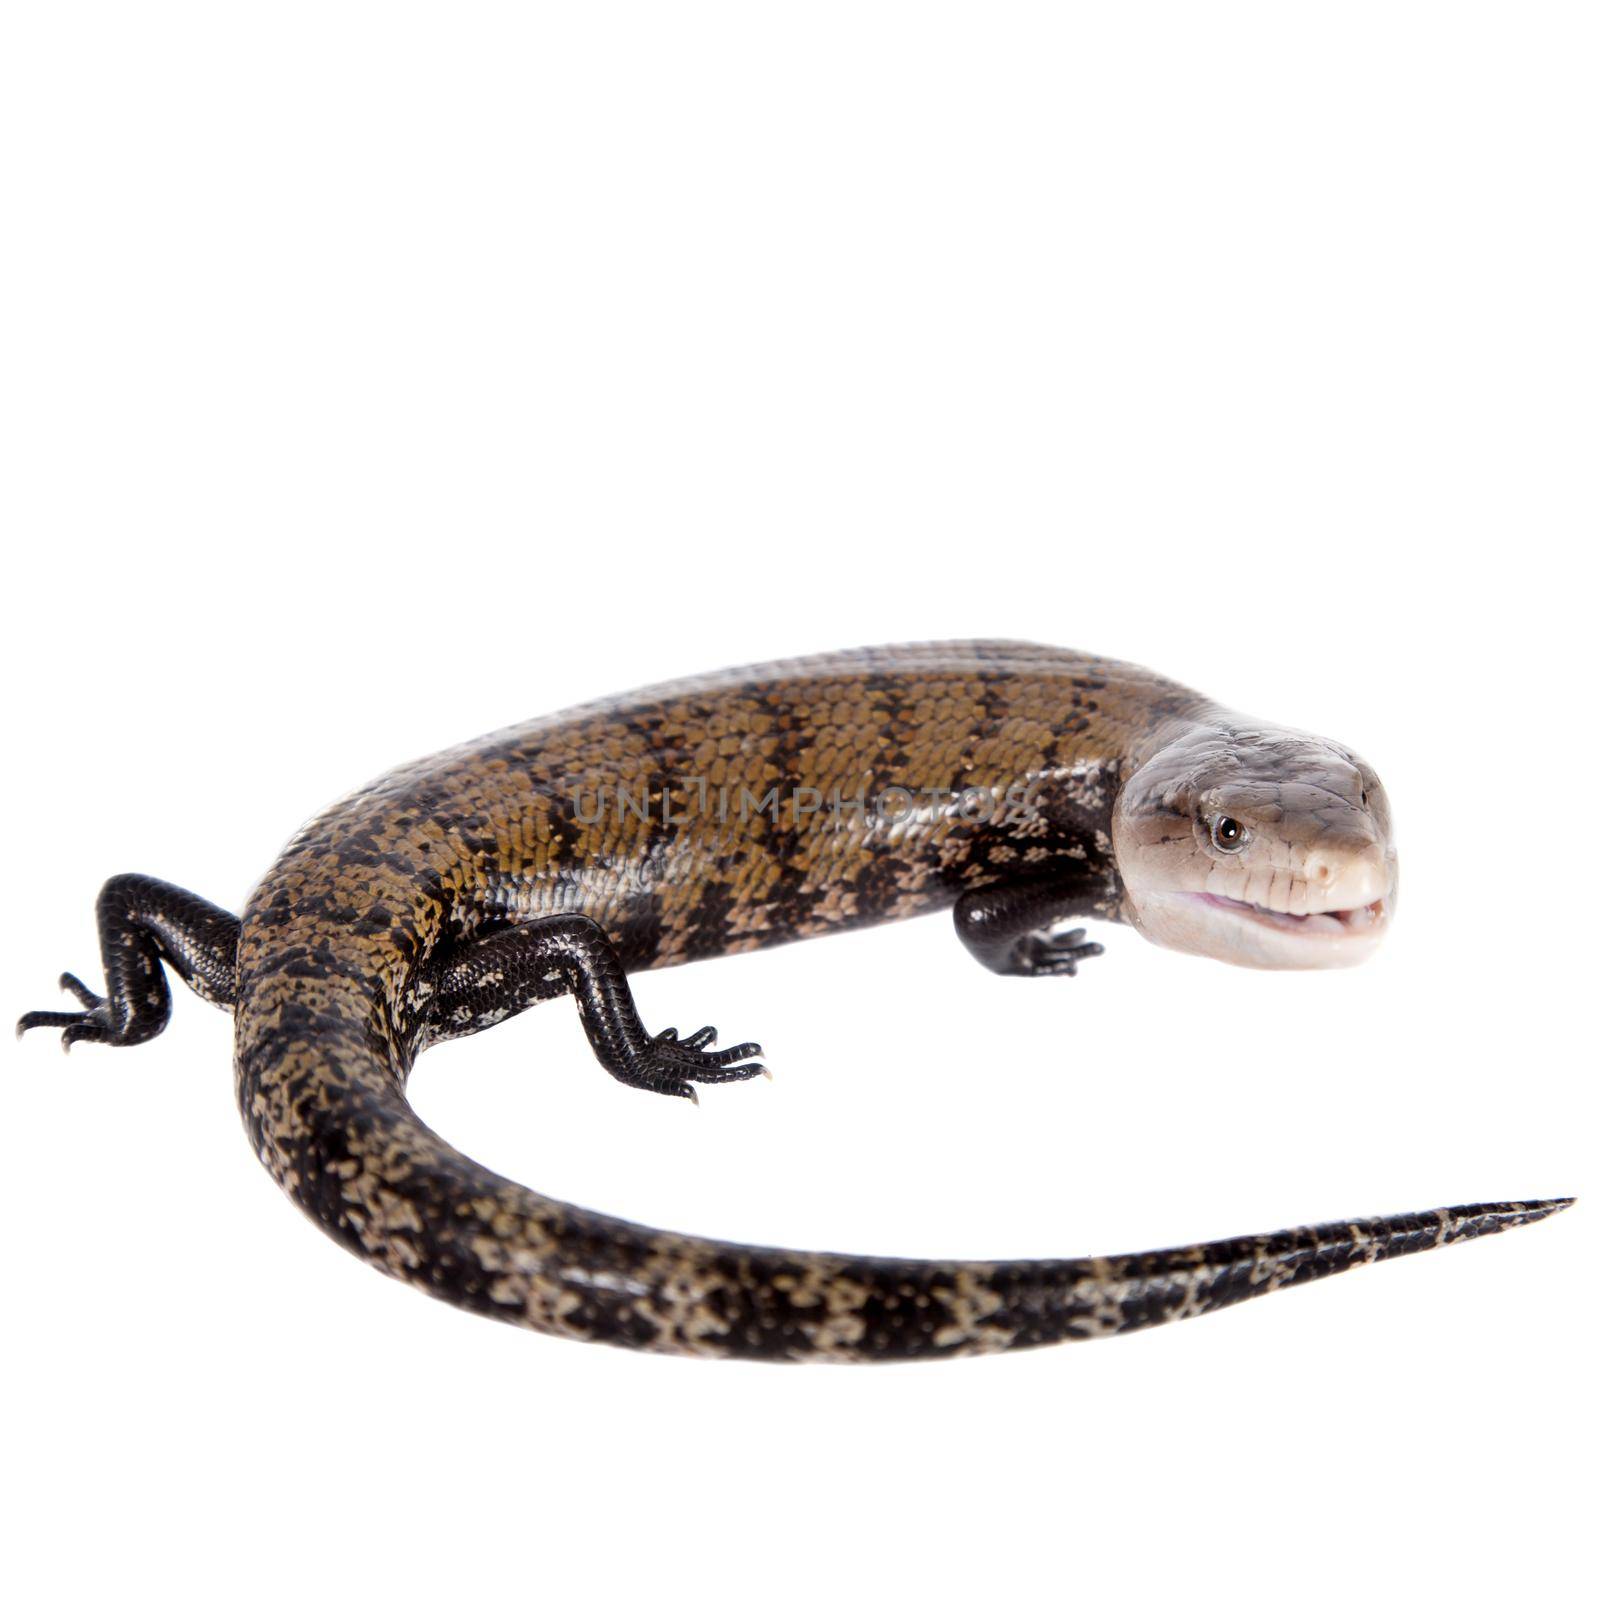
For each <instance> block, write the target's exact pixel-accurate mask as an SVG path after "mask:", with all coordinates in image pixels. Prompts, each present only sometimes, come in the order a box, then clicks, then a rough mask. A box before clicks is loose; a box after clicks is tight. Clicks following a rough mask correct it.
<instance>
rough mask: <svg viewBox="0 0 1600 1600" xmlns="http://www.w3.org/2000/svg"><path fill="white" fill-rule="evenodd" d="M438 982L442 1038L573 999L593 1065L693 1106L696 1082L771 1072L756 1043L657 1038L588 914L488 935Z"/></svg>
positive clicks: (435, 1023)
mask: <svg viewBox="0 0 1600 1600" xmlns="http://www.w3.org/2000/svg"><path fill="white" fill-rule="evenodd" d="M432 982H433V989H434V993H433V996H432V1000H431V1009H430V1013H429V1027H430V1030H431V1031H432V1033H433V1036H434V1037H435V1038H455V1037H460V1036H461V1035H463V1034H468V1033H475V1032H477V1031H478V1029H480V1028H487V1027H491V1026H492V1025H493V1024H494V1023H496V1022H499V1021H502V1020H503V1019H504V1018H506V1017H509V1016H514V1015H515V1014H516V1013H517V1012H519V1011H523V1010H526V1009H527V1008H528V1007H529V1006H531V1005H533V1004H535V1003H536V1002H537V1001H540V1000H548V999H550V998H551V997H552V996H554V995H557V994H571V995H572V996H573V997H574V998H575V999H576V1000H577V1002H578V1015H579V1016H580V1017H581V1018H582V1020H583V1029H584V1032H585V1033H586V1034H588V1036H589V1045H590V1048H591V1049H592V1050H593V1051H594V1053H595V1059H596V1060H598V1061H599V1063H600V1065H601V1066H603V1067H604V1068H605V1069H606V1071H607V1072H609V1073H610V1074H611V1075H612V1077H614V1078H616V1079H617V1080H618V1081H619V1082H621V1083H626V1084H628V1085H630V1086H631V1087H633V1088H636V1089H649V1090H651V1091H652V1092H653V1093H655V1094H669V1095H677V1096H679V1097H680V1098H682V1099H685V1100H693V1099H695V1098H696V1096H695V1091H694V1086H695V1084H697V1083H738V1082H740V1081H741V1080H743V1079H745V1078H755V1077H759V1076H761V1075H762V1074H763V1073H765V1072H766V1068H765V1067H763V1066H762V1065H761V1063H760V1062H759V1061H756V1060H754V1059H753V1058H754V1057H756V1056H758V1055H760V1054H761V1046H760V1045H758V1044H736V1045H733V1046H731V1047H730V1048H729V1049H726V1050H713V1049H712V1048H711V1046H713V1045H714V1044H716V1042H717V1030H716V1029H715V1028H701V1029H699V1030H698V1031H696V1032H694V1033H691V1034H690V1035H689V1036H688V1037H687V1038H684V1039H680V1038H679V1037H678V1030H677V1029H676V1028H667V1029H665V1030H664V1031H662V1032H661V1033H656V1034H652V1033H651V1032H650V1031H649V1030H648V1029H647V1028H646V1027H645V1025H644V1023H643V1022H642V1021H640V1019H639V1011H638V1007H637V1006H635V1005H634V1003H633V995H632V993H631V992H630V990H629V988H628V978H627V974H626V973H625V972H624V971H623V967H622V961H621V958H620V957H619V956H618V955H617V951H616V947H615V945H613V944H612V942H611V940H610V938H609V936H608V935H607V934H606V931H605V929H603V928H602V927H601V926H600V925H599V923H597V922H595V921H593V920H592V919H591V918H589V917H582V916H555V917H542V918H540V919H539V920H538V921H537V922H525V923H521V924H519V925H517V926H515V927H510V928H501V929H499V930H498V931H497V932H494V933H489V934H484V935H482V936H480V937H477V938H475V939H473V940H472V941H471V942H470V943H468V944H466V945H464V946H463V947H462V948H461V949H459V950H457V951H455V952H453V953H452V954H451V955H449V956H448V957H446V959H445V960H444V962H443V964H442V965H441V967H440V968H439V969H438V970H437V972H436V973H435V974H434V976H433V979H432Z"/></svg>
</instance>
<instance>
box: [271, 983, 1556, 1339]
mask: <svg viewBox="0 0 1600 1600" xmlns="http://www.w3.org/2000/svg"><path fill="white" fill-rule="evenodd" d="M302 994H303V991H302ZM349 999H350V1000H351V1001H352V1002H355V997H354V996H350V997H349ZM361 1009H362V1008H361V1007H360V1006H359V1003H358V1002H355V1003H352V1004H350V1005H349V1006H344V1005H337V1006H334V1007H332V1008H331V1009H322V1008H319V1010H320V1013H321V1014H320V1016H319V1017H318V1019H317V1020H318V1024H319V1025H318V1026H316V1027H315V1028H314V1029H307V1028H306V1026H305V1023H306V1021H307V1017H306V1013H305V1012H304V1011H303V1010H297V1008H296V1007H294V1006H293V1005H289V1006H282V1007H274V1008H272V1010H271V1011H270V1012H269V1013H267V1014H266V1015H265V1016H263V1015H262V1014H261V1013H259V1012H257V1013H255V1017H256V1018H258V1019H259V1021H257V1022H255V1023H254V1024H252V1022H250V1021H247V1020H246V1017H241V1034H242V1035H247V1036H248V1037H247V1038H241V1056H240V1069H241V1079H240V1089H241V1099H242V1104H243V1109H244V1112H245V1117H246V1122H247V1124H248V1125H249V1127H250V1129H251V1132H252V1135H253V1137H254V1139H255V1142H256V1147H257V1150H258V1151H259V1153H260V1154H261V1157H262V1159H263V1161H264V1162H265V1163H266V1165H267V1166H268V1167H269V1169H271V1170H272V1171H273V1173H274V1175H275V1176H276V1177H277V1178H278V1180H279V1181H280V1182H281V1183H282V1184H283V1186H284V1187H285V1188H286V1189H287V1190H288V1192H289V1193H290V1194H291V1195H292V1196H293V1197H294V1198H295V1199H296V1200H297V1201H298V1202H299V1203H300V1204H301V1205H302V1206H303V1207H304V1208H305V1209H306V1210H307V1211H308V1212H310V1214H311V1215H312V1216H313V1217H314V1218H315V1219H316V1220H317V1222H318V1223H320V1224H321V1226H322V1227H323V1228H324V1229H325V1230H326V1231H327V1232H329V1233H330V1234H332V1235H333V1237H335V1238H336V1239H338V1240H339V1241H340V1242H341V1243H343V1244H345V1245H346V1246H347V1247H349V1248H350V1249H352V1250H354V1251H356V1252H357V1253H358V1254H361V1255H363V1256H365V1257H366V1258H367V1259H369V1260H370V1261H372V1262H373V1263H374V1264H375V1265H376V1266H378V1267H379V1268H380V1269H381V1270H383V1271H385V1272H387V1273H389V1274H391V1275H392V1276H394V1277H397V1278H401V1279H404V1280H405V1281H407V1282H409V1283H413V1284H416V1285H417V1286H418V1287H420V1288H422V1289H425V1290H427V1291H428V1293H430V1294H433V1295H436V1296H438V1297H439V1298H441V1299H444V1300H448V1301H450V1302H451V1303H452V1304H455V1305H458V1306H461V1307H464V1308H465V1309H467V1310H470V1311H476V1312H479V1313H481V1314H483V1315H486V1316H491V1317H496V1318H499V1319H500V1320H502V1321H507V1322H514V1323H519V1324H521V1325H523V1326H525V1327H530V1328H535V1329H538V1330H540V1331H541V1332H545V1333H555V1334H561V1335H564V1336H567V1337H570V1338H575V1339H585V1340H598V1341H603V1342H605V1343H609V1344H617V1345H626V1346H630V1347H633V1348H637V1349H649V1350H658V1351H664V1352H670V1353H675V1354H681V1355H701V1356H736V1357H745V1358H749V1359H755V1360H773V1361H846V1362H849V1361H857V1362H859V1361H880V1360H909V1359H925V1358H932V1357H939V1356H955V1355H973V1354H979V1353H982V1352H986V1351H992V1350H1008V1349H1026V1348H1030V1347H1033V1346H1037V1345H1046V1344H1055V1343H1059V1342H1062V1341H1065V1340H1068V1339H1088V1338H1094V1337H1098V1336H1100V1335H1104V1334H1113V1333H1128V1332H1131V1331H1133V1330H1134V1329H1136V1328H1144V1327H1150V1326H1152V1325H1154V1324H1157V1323H1163V1322H1176V1321H1179V1320H1181V1319H1182V1318H1185V1317H1193V1316H1199V1315H1200V1314H1201V1313H1203V1312H1207V1311H1216V1310H1220V1309H1221V1308H1222V1307H1224V1306H1230V1305H1234V1304H1236V1303H1238V1302H1239V1301H1242V1300H1251V1299H1254V1298H1255V1297H1256V1296H1257V1295H1262V1294H1267V1293H1270V1292H1271V1291H1273V1290H1275V1289H1282V1288H1287V1287H1288V1286H1290V1285H1292V1284H1297V1283H1306V1282H1310V1281H1311V1280H1312V1279H1315V1278H1324V1277H1328V1276H1330V1275H1331V1274H1333V1273H1336V1272H1343V1271H1345V1270H1346V1269H1348V1268H1350V1267H1355V1266H1361V1265H1363V1264H1364V1263H1366V1262H1369V1261H1383V1260H1386V1259H1388V1258H1389V1257H1390V1256H1402V1255H1410V1254H1412V1253H1413V1252H1416V1251H1419V1250H1431V1249H1434V1248H1436V1247H1438V1246H1440V1245H1446V1244H1454V1243H1456V1242H1457V1241H1458V1240H1462V1239H1474V1238H1477V1237H1478V1236H1480V1235H1482V1234H1489V1233H1498V1232H1500V1231H1501V1230H1502V1229H1505V1228H1512V1227H1520V1226H1522V1225H1523V1224H1526V1223H1529V1222H1537V1221H1539V1220H1541V1219H1542V1218H1544V1217H1547V1216H1550V1215H1551V1214H1552V1213H1554V1212H1556V1211H1560V1210H1562V1209H1564V1208H1565V1207H1566V1206H1568V1205H1570V1204H1571V1203H1572V1202H1571V1201H1570V1200H1565V1199H1562V1200H1532V1201H1510V1202H1504V1203H1498V1204H1488V1205H1469V1206H1458V1207H1452V1208H1449V1209H1445V1210H1437V1211H1422V1212H1414V1213H1408V1214H1405V1215H1401V1216H1390V1217H1377V1218H1369V1219H1365V1220H1361V1221H1353V1222H1338V1223H1326V1224H1323V1225H1321V1226H1318V1227H1308V1228H1291V1229H1287V1230H1285V1231H1283V1232H1281V1233H1269V1234H1259V1235H1251V1236H1248V1237H1244V1238H1238V1239H1227V1240H1223V1241H1220V1242H1217V1243H1213V1244H1202V1245H1194V1246H1191V1247H1188V1248H1185V1249H1177V1250H1158V1251H1152V1252H1148V1253H1144V1254H1137V1255H1122V1256H1106V1257H1097V1258H1088V1259H1082V1260H1062V1261H916V1260H897V1259H894V1258H889V1257H869V1256H849V1255H834V1254H818V1253H807V1252H798V1251H788V1250H773V1249H762V1248H756V1247H750V1246H745V1245H737V1244H728V1243H721V1242H718V1241H715V1240H710V1239H701V1238H694V1237H690V1236H686V1235H681V1234H674V1233H664V1232H658V1231H656V1230H655V1229H651V1228H646V1227H642V1226H639V1225H637V1224H634V1223H631V1222H625V1221H622V1220H619V1219H618V1218H615V1217H608V1216H602V1215H600V1214H598V1213H596V1212H592V1211H585V1210H581V1209H579V1208H577V1207H574V1206H569V1205H565V1204H563V1203H561V1202H559V1201H556V1200H551V1199H548V1198H546V1197H545V1196H543V1195H539V1194H536V1193H534V1192H533V1191H532V1190H529V1189H526V1188H524V1187H522V1186H521V1185H520V1184H515V1183H512V1182H510V1181H508V1180H507V1179H504V1178H501V1177H498V1176H497V1175H496V1174H494V1173H492V1172H490V1171H489V1170H488V1169H487V1168H485V1167H482V1166H479V1165H478V1164H477V1163H476V1162H474V1161H471V1160H469V1159H468V1158H467V1157H465V1156H463V1155H461V1154H460V1153H459V1152H458V1151H456V1150H454V1149H452V1148H451V1147H450V1146H449V1145H448V1144H446V1143H445V1142H444V1141H443V1140H442V1139H440V1138H439V1137H438V1136H437V1135H436V1134H434V1133H433V1132H432V1131H431V1130H430V1129H429V1128H427V1127H426V1125H425V1124H424V1123H423V1122H422V1121H421V1120H420V1119H419V1118H418V1117H417V1116H416V1114H415V1113H414V1112H413V1111H412V1109H411V1107H410V1105H409V1104H408V1103H407V1101H406V1098H405V1094H404V1091H403V1088H402V1082H403V1078H404V1073H405V1069H406V1066H407V1065H408V1063H407V1062H406V1061H405V1060H404V1052H403V1050H402V1049H401V1047H400V1046H398V1045H396V1044H393V1043H392V1042H390V1041H389V1040H388V1039H386V1038H385V1037H384V1030H383V1029H382V1026H381V1024H380V1023H378V1022H376V1021H375V1020H374V1019H373V1018H372V1015H371V1013H370V1012H368V1014H367V1016H366V1017H362V1016H361V1015H360V1011H361Z"/></svg>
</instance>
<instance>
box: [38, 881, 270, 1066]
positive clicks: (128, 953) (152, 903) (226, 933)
mask: <svg viewBox="0 0 1600 1600" xmlns="http://www.w3.org/2000/svg"><path fill="white" fill-rule="evenodd" d="M96 915H97V920H98V922H99V925H100V958H101V964H102V966H103V967H104V969H105V983H106V992H105V994H104V995H99V994H96V993H95V991H94V990H93V989H91V988H90V987H89V986H88V984H86V983H84V982H83V981H82V980H81V979H80V978H76V977H74V976H73V975H72V973H70V972H64V973H62V974H61V987H62V988H63V989H65V990H66V991H67V992H68V993H69V994H71V995H72V997H73V998H74V999H75V1000H76V1001H77V1002H78V1003H79V1004H80V1005H81V1006H82V1007H83V1009H82V1010H81V1011H30V1012H28V1013H27V1014H26V1015H24V1016H23V1017H21V1018H20V1019H19V1020H18V1022H17V1034H18V1036H19V1037H20V1036H21V1035H22V1034H24V1033H26V1032H27V1031H28V1030H29V1029H30V1028H59V1029H60V1030H61V1044H62V1047H63V1048H64V1049H70V1048H71V1047H72V1046H73V1045H74V1044H77V1043H78V1042H79V1041H80V1040H89V1041H91V1042H94V1043H97V1044H111V1045H130V1044H143V1043H144V1042H145V1041H146V1040H147V1039H153V1038H154V1037H155V1036H156V1035H157V1034H158V1033H160V1032H161V1030H162V1029H163V1028H164V1027H166V1025H167V1019H168V1018H169V1017H170V1016H171V1015H172V994H171V991H170V989H169V988H168V986H167V979H166V974H165V972H164V971H163V963H165V964H166V965H167V966H170V967H171V968H172V970H173V971H174V972H176V973H177V974H178V976H179V977H180V978H182V979H183V981H184V982H185V983H186V984H188V985H189V987H190V988H191V989H193V990H194V991H195V993H196V994H198V995H199V996H200V997H201V998H202V999H204V1000H209V1001H210V1002H211V1003H212V1004H213V1005H219V1006H223V1007H231V1006H232V1005H233V997H234V969H235V965H236V962H237V959H238V951H239V919H238V918H237V917H235V916H234V915H232V913H231V912H227V911H224V910H222V908H221V907H220V906H214V905H212V904H211V902H210V901H209V900H202V899H201V898H200V897H199V896H198V895H194V894H190V893H189V892H188V891H187V890H186V889H178V888H174V887H173V885H172V884H170V883H163V882H162V881H161V880H160V879H159V878H147V877H144V876H142V875H141V874H139V873H133V872H128V873H123V874H121V875H120V876H118V877H115V878H112V879H110V880H108V881H107V883H106V885H105V887H104V888H103V889H102V890H101V891H100V898H99V901H98V902H97V905H96Z"/></svg>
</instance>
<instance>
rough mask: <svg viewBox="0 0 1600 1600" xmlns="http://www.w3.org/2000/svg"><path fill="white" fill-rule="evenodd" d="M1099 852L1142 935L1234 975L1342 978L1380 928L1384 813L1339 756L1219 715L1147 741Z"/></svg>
mask: <svg viewBox="0 0 1600 1600" xmlns="http://www.w3.org/2000/svg"><path fill="white" fill-rule="evenodd" d="M1112 841H1113V847H1114V849H1115V851H1116V858H1117V868H1118V871H1119V872H1120V873H1121V875H1122V879H1123V885H1124V891H1125V909H1126V912H1127V915H1128V917H1129V919H1130V920H1131V921H1132V922H1133V924H1134V925H1135V926H1136V927H1137V928H1138V929H1139V930H1140V932H1142V933H1143V934H1144V935H1145V937H1146V938H1148V939H1150V940H1152V941H1153V942H1154V943H1156V944H1160V945H1165V946H1167V947H1168V948H1170V949H1173V950H1185V951H1188V952H1190V953H1191V954H1195V955H1206V956H1214V957H1215V958H1216V959H1218V960H1220V961H1231V962H1233V963H1234V964H1236V965H1238V966H1245V967H1343V966H1351V965H1353V964H1354V963H1355V962H1357V961H1362V960H1364V959H1365V958H1366V957H1367V956H1369V955H1370V954H1371V953H1372V951H1373V950H1374V949H1375V948H1376V947H1377V944H1378V941H1379V940H1380V939H1381V938H1382V936H1383V933H1384V931H1385V930H1386V928H1387V927H1388V923H1389V918H1390V915H1391V913H1392V911H1393V906H1394V896H1395V887H1396V862H1395V850H1394V844H1393V840H1392V836H1391V829H1390V821H1389V802H1388V799H1387V797H1386V796H1385V795H1384V792H1383V786H1382V785H1381V784H1380V783H1379V782H1378V778H1377V774H1376V773H1374V772H1373V770H1372V768H1371V767H1369V766H1368V765H1367V764H1366V762H1364V761H1363V760H1361V758H1360V757H1359V756H1357V755H1355V754H1353V753H1352V752H1351V751H1350V750H1348V749H1347V748H1346V747H1345V746H1343V745H1341V744H1337V743H1335V742H1334V741H1333V740H1330V739H1319V738H1315V737H1313V736H1312V735H1310V734H1305V733H1297V732H1294V731H1292V730H1290V729H1287V728H1274V727H1269V726H1266V725H1264V724H1261V723H1254V722H1247V721H1244V720H1242V719H1235V718H1231V717H1230V718H1228V719H1226V720H1219V721H1218V722H1215V723H1209V724H1206V725H1202V726H1200V727H1192V726H1191V727H1188V728H1186V729H1184V730H1182V731H1181V732H1178V733H1176V734H1175V735H1173V736H1172V737H1171V738H1170V739H1168V740H1166V741H1165V742H1162V741H1160V740H1158V741H1157V743H1156V744H1155V747H1154V748H1153V749H1152V750H1151V751H1149V752H1148V753H1147V754H1145V755H1144V756H1143V759H1141V760H1140V761H1139V763H1138V765H1137V766H1136V767H1135V769H1134V770H1133V772H1132V774H1131V776H1129V777H1128V778H1127V779H1126V780H1125V782H1124V784H1123V787H1122V791H1121V793H1120V794H1119V796H1118V798H1117V804H1116V809H1115V811H1114V813H1113V817H1112Z"/></svg>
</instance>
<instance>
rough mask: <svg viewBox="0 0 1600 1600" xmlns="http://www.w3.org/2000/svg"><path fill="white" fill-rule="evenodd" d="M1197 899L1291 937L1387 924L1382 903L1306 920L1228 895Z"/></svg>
mask: <svg viewBox="0 0 1600 1600" xmlns="http://www.w3.org/2000/svg"><path fill="white" fill-rule="evenodd" d="M1195 899H1197V900H1203V901H1204V902H1205V903H1206V904H1207V905H1212V906H1215V907H1216V908H1217V909H1218V910H1219V911H1232V912H1234V913H1236V914H1238V915H1242V916H1249V917H1254V918H1255V919H1256V920H1257V921H1260V922H1264V923H1266V924H1267V925H1268V926H1270V927H1276V928H1283V929H1285V930H1287V931H1288V932H1291V933H1321V934H1348V933H1370V932H1371V931H1372V930H1373V929H1374V928H1376V927H1377V926H1378V925H1379V923H1381V922H1382V920H1383V901H1381V900H1374V901H1372V902H1371V903H1370V904H1368V905H1364V906H1355V907H1353V908H1352V909H1351V910H1349V911H1315V912H1312V913H1310V914H1309V915H1304V916H1303V915H1301V914H1300V913H1298V912H1294V911H1269V910H1267V908H1266V907H1265V906H1257V905H1252V904H1251V903H1250V902H1249V901H1248V900H1234V899H1232V898H1231V897H1230V896H1228V895H1225V894H1197V895H1196V896H1195Z"/></svg>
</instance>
